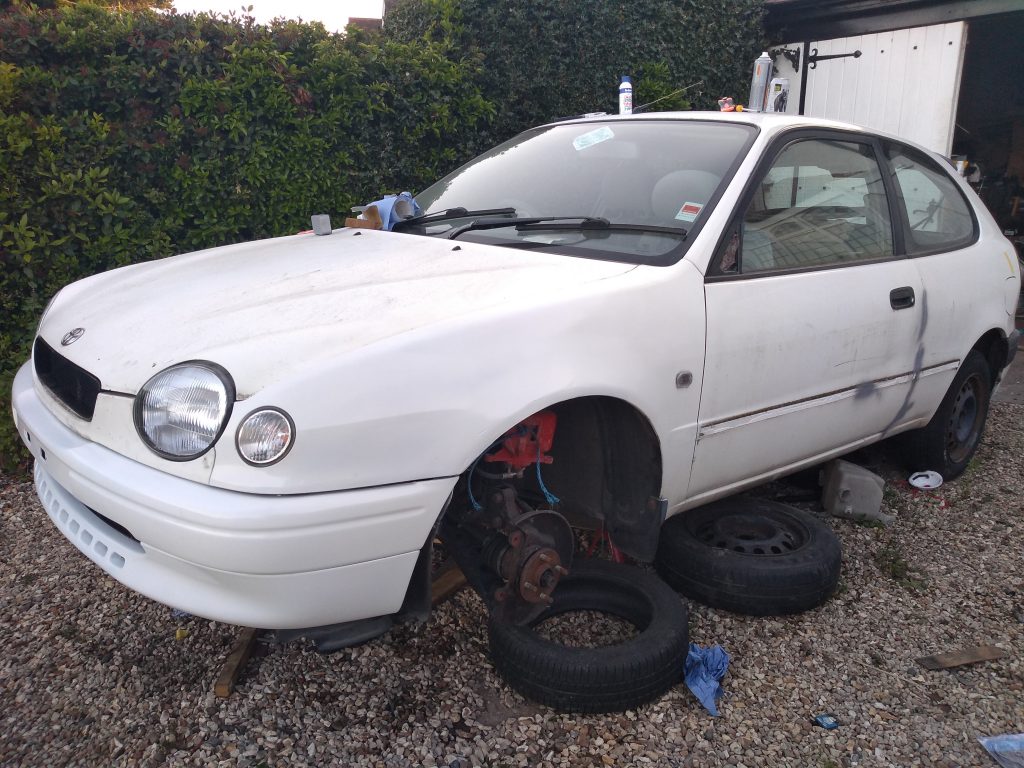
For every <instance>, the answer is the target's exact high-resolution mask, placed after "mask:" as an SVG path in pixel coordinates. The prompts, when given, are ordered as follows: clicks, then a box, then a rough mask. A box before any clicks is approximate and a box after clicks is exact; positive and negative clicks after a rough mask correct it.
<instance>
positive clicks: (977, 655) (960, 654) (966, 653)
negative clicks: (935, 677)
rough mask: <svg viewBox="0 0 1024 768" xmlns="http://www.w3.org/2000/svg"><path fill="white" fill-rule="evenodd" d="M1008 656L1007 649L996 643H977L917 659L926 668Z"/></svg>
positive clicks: (944, 667)
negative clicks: (999, 646) (969, 646)
mask: <svg viewBox="0 0 1024 768" xmlns="http://www.w3.org/2000/svg"><path fill="white" fill-rule="evenodd" d="M1004 656H1006V651H1004V650H1003V649H1002V648H998V647H996V646H994V645H976V646H974V647H973V648H961V649H960V650H958V651H949V652H948V653H936V654H935V655H933V656H922V657H921V658H920V659H918V660H917V663H918V664H920V665H921V666H922V667H924V668H925V669H949V668H950V667H960V666H963V665H964V664H974V663H976V662H979V661H991V660H993V659H1001V658H1003V657H1004Z"/></svg>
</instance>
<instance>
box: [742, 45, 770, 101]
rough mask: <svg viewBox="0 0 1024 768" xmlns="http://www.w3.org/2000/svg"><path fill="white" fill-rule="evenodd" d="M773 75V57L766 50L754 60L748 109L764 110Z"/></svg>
mask: <svg viewBox="0 0 1024 768" xmlns="http://www.w3.org/2000/svg"><path fill="white" fill-rule="evenodd" d="M771 77H772V57H771V56H769V55H768V52H767V51H765V52H764V53H762V54H761V55H760V56H758V57H757V59H756V60H755V61H754V75H753V77H751V78H750V98H749V99H747V109H748V110H750V111H751V112H763V111H764V102H765V98H766V97H767V95H768V81H769V80H771Z"/></svg>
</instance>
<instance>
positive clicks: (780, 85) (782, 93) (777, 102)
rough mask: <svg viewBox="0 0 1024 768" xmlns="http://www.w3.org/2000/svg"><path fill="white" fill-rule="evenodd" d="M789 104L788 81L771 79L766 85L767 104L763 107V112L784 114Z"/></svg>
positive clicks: (782, 78)
mask: <svg viewBox="0 0 1024 768" xmlns="http://www.w3.org/2000/svg"><path fill="white" fill-rule="evenodd" d="M787 103H789V80H788V79H787V78H785V77H773V78H772V81H771V82H770V83H769V84H768V102H767V103H766V104H765V105H764V111H765V112H785V111H786V104H787Z"/></svg>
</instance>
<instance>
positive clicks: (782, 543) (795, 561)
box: [657, 497, 842, 616]
mask: <svg viewBox="0 0 1024 768" xmlns="http://www.w3.org/2000/svg"><path fill="white" fill-rule="evenodd" d="M841 559H842V552H841V547H840V544H839V539H838V538H837V537H836V535H835V533H833V532H832V529H831V528H829V527H828V526H827V525H826V524H825V523H824V522H822V521H821V520H819V519H818V518H816V517H815V516H814V515H812V514H810V513H808V512H804V511H803V510H801V509H796V508H795V507H790V506H788V505H786V504H780V503H778V502H774V501H767V500H764V499H753V498H745V497H740V498H732V499H725V500H723V501H718V502H714V503H713V504H708V505H706V506H703V507H697V508H696V509H691V510H688V511H686V512H682V513H680V514H678V515H676V516H675V517H673V518H672V519H670V520H669V521H668V522H666V523H665V525H663V526H662V529H661V540H660V543H659V545H658V555H657V568H658V572H659V573H660V574H661V577H662V578H663V579H664V580H665V581H666V582H668V583H669V584H670V585H671V586H672V587H673V588H675V589H677V590H678V591H679V592H682V593H683V594H684V595H686V596H687V597H690V598H693V599H694V600H697V601H699V602H701V603H704V604H705V605H709V606H711V607H713V608H724V609H725V610H729V611H734V612H736V613H745V614H749V615H752V616H777V615H784V614H790V613H799V612H800V611H806V610H809V609H811V608H815V607H816V606H819V605H821V604H822V603H823V602H825V600H827V599H828V597H829V596H830V595H831V594H832V592H833V591H835V588H836V584H837V583H838V581H839V569H840V563H841Z"/></svg>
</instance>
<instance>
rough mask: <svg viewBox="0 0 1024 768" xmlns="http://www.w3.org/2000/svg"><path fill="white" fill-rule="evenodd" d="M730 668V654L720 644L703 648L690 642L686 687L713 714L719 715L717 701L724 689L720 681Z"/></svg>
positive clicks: (687, 657)
mask: <svg viewBox="0 0 1024 768" xmlns="http://www.w3.org/2000/svg"><path fill="white" fill-rule="evenodd" d="M728 669H729V654H728V653H726V652H725V649H723V648H722V646H720V645H717V644H716V645H713V646H711V647H710V648H701V647H700V646H699V645H697V644H696V643H690V652H689V653H688V654H687V655H686V671H685V673H684V674H685V677H686V687H687V688H689V689H690V690H691V691H692V692H693V695H694V696H696V697H697V700H698V701H700V703H701V704H703V705H704V708H705V709H706V710H707V711H708V712H710V713H711V714H712V715H715V716H717V715H718V707H717V706H715V702H716V701H717V700H718V699H719V697H721V695H722V693H723V691H722V686H721V685H720V681H721V679H722V678H723V677H725V673H726V671H727V670H728Z"/></svg>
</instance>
